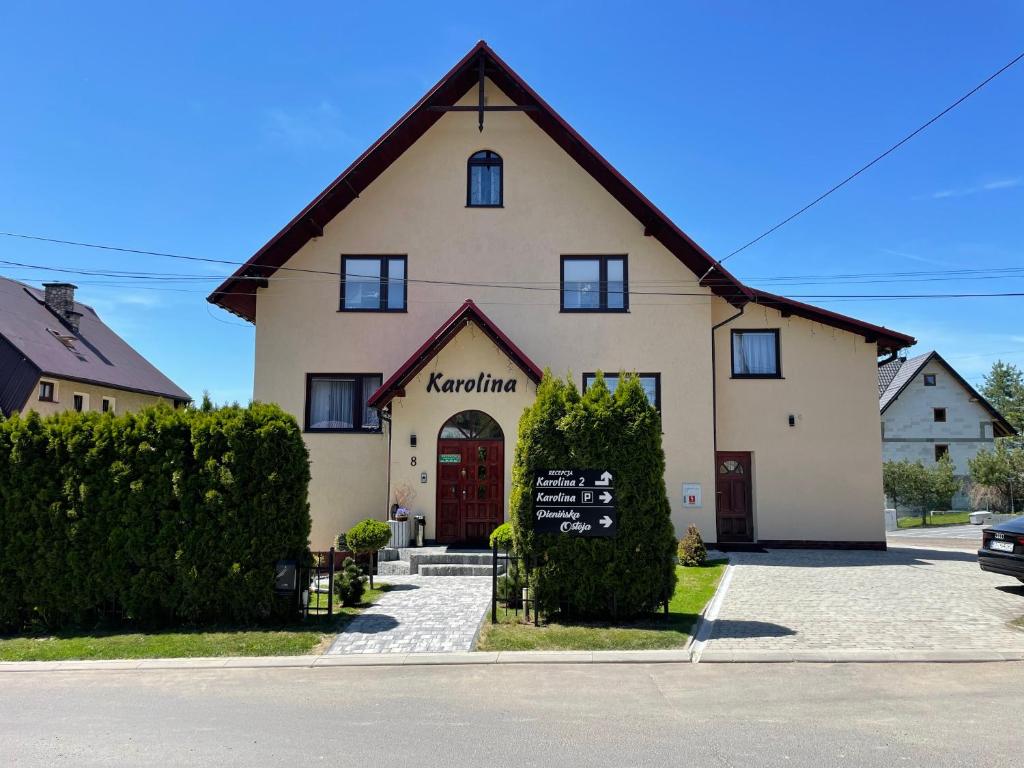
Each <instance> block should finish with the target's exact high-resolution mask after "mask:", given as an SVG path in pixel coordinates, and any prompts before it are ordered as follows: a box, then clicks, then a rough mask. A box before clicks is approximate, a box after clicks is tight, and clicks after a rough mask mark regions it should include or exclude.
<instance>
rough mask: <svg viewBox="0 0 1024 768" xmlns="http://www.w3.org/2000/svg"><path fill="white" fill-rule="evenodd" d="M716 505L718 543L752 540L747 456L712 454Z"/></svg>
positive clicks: (747, 453)
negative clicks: (713, 456)
mask: <svg viewBox="0 0 1024 768" xmlns="http://www.w3.org/2000/svg"><path fill="white" fill-rule="evenodd" d="M715 465H716V466H715V503H716V509H717V517H718V540H719V541H720V542H745V541H753V540H754V510H753V505H752V504H751V498H750V496H751V494H750V489H751V487H752V485H751V480H750V452H749V451H719V452H718V453H716V454H715Z"/></svg>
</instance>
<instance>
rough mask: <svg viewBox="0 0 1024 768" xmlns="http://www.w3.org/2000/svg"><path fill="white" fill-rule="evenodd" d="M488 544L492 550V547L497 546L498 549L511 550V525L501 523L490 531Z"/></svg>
mask: <svg viewBox="0 0 1024 768" xmlns="http://www.w3.org/2000/svg"><path fill="white" fill-rule="evenodd" d="M488 543H489V544H490V545H491V549H494V546H495V545H497V546H498V549H504V550H505V551H510V550H511V549H512V524H511V523H502V524H501V525H499V526H498V527H497V528H495V529H494V530H493V531H491V537H490V540H489V541H488Z"/></svg>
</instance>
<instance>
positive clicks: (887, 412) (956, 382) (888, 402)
mask: <svg viewBox="0 0 1024 768" xmlns="http://www.w3.org/2000/svg"><path fill="white" fill-rule="evenodd" d="M878 397H879V403H878V404H879V409H880V411H881V418H882V460H883V461H898V460H900V459H909V460H910V461H921V462H922V463H924V464H925V465H928V464H932V463H934V462H936V461H938V460H939V459H940V458H941V457H942V456H944V455H948V456H949V457H950V459H952V461H953V466H954V467H955V471H956V474H957V475H960V476H963V477H966V476H967V474H968V467H967V461H968V459H971V458H973V457H974V456H976V455H977V453H978V451H980V450H982V449H983V448H984V449H988V450H992V448H993V445H994V443H995V439H996V438H997V437H1008V436H1010V435H1012V434H1014V429H1013V427H1012V426H1010V424H1009V422H1007V421H1006V419H1005V418H1003V416H1002V414H1000V413H999V411H997V410H996V409H995V408H993V407H992V405H991V404H990V403H989V402H988V401H987V400H986V399H985V398H984V397H982V396H981V395H980V394H979V393H978V391H977V390H975V389H974V387H972V386H971V385H970V384H968V383H967V381H965V380H964V378H963V377H962V376H961V375H960V374H959V373H957V372H956V371H955V370H954V369H953V367H952V366H951V365H950V364H949V363H947V362H946V361H945V360H943V359H942V356H941V355H940V354H939V353H938V352H928V353H926V354H923V355H918V356H917V357H912V358H909V359H903V358H900V357H897V358H896V359H894V360H891V361H889V362H887V363H885V364H884V365H880V366H879V367H878ZM965 504H966V499H965V498H963V497H960V498H957V499H954V506H958V507H959V506H962V505H965Z"/></svg>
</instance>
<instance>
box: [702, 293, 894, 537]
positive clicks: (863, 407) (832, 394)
mask: <svg viewBox="0 0 1024 768" xmlns="http://www.w3.org/2000/svg"><path fill="white" fill-rule="evenodd" d="M733 312H734V310H732V308H725V307H722V308H720V309H719V311H717V312H716V322H720V321H721V320H724V319H725V318H726V317H728V316H729V315H730V314H732V313H733ZM743 328H753V329H766V328H778V329H779V331H780V342H779V345H780V348H781V356H782V376H783V378H781V379H733V378H731V373H732V367H731V359H730V331H731V330H735V329H743ZM715 350H716V371H717V376H718V449H719V450H721V451H751V452H752V454H753V456H752V463H753V475H754V494H753V496H754V532H755V536H756V538H757V539H759V540H769V541H770V540H796V541H806V540H812V541H851V542H854V541H856V542H861V541H874V542H884V541H885V526H884V521H883V516H882V504H881V487H882V459H881V436H880V432H879V428H878V422H877V420H876V419H875V418H873V413H874V411H877V410H878V384H877V369H876V350H875V345H874V344H868V343H865V341H864V338H863V337H862V336H856V335H854V334H851V333H847V332H845V331H840V330H837V329H835V328H831V327H828V326H824V325H821V324H820V323H816V322H811V321H809V320H804V319H802V318H799V317H788V318H784V317H782V316H781V314H780V313H779V312H777V311H776V310H774V309H769V308H766V307H763V306H756V305H749V306H748V307H747V308H746V311H745V312H744V314H743V315H742V316H741V317H739V318H737V319H736V320H733V321H732V322H731V323H729V324H727V325H725V326H723V327H722V328H719V329H718V330H717V331H716V332H715ZM791 414H792V415H793V416H794V417H795V419H796V425H795V426H793V427H790V426H789V422H788V419H789V416H790V415H791Z"/></svg>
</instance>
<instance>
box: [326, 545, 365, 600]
mask: <svg viewBox="0 0 1024 768" xmlns="http://www.w3.org/2000/svg"><path fill="white" fill-rule="evenodd" d="M365 589H366V577H365V576H363V572H362V571H361V570H360V568H359V566H358V565H356V561H355V560H353V559H352V558H351V557H346V558H345V562H343V563H342V564H341V570H339V571H337V572H336V573H335V574H334V594H335V595H337V596H338V602H339V603H340V604H341V605H345V606H349V607H351V606H353V605H359V603H360V602H362V600H363V591H364V590H365Z"/></svg>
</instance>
